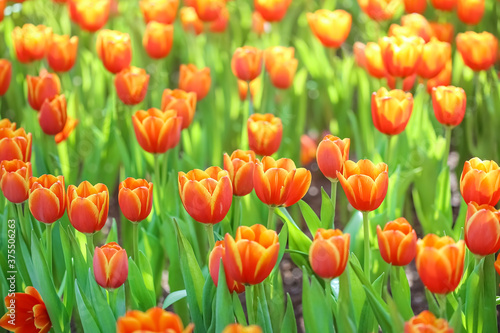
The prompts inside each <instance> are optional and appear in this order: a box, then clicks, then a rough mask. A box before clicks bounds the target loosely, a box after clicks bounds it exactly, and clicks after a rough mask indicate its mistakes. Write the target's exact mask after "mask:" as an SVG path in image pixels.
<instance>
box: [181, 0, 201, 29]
mask: <svg viewBox="0 0 500 333" xmlns="http://www.w3.org/2000/svg"><path fill="white" fill-rule="evenodd" d="M180 16H181V23H182V29H184V31H187V32H192V33H194V34H195V35H199V34H201V33H202V32H203V22H202V21H201V20H200V18H199V17H198V14H196V10H194V8H193V7H182V8H181V12H180Z"/></svg>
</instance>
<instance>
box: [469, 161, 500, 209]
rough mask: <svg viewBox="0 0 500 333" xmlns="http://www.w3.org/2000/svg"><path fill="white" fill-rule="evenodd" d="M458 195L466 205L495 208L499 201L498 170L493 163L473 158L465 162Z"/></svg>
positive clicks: (499, 179)
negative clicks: (459, 194) (473, 203)
mask: <svg viewBox="0 0 500 333" xmlns="http://www.w3.org/2000/svg"><path fill="white" fill-rule="evenodd" d="M460 193H462V197H463V198H464V200H465V202H466V203H470V202H472V201H474V202H475V203H477V204H479V205H490V206H495V205H496V204H497V203H498V201H499V200H500V169H499V168H498V164H496V163H495V162H494V161H481V160H480V159H479V158H477V157H474V158H472V159H470V160H468V161H465V164H464V169H463V171H462V175H461V176H460Z"/></svg>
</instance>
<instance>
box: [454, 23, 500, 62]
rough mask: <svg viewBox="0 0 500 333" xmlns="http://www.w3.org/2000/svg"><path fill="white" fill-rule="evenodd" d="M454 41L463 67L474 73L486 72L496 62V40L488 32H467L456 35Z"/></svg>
mask: <svg viewBox="0 0 500 333" xmlns="http://www.w3.org/2000/svg"><path fill="white" fill-rule="evenodd" d="M456 41H457V50H458V52H460V54H461V55H462V59H463V60H464V63H465V65H466V66H468V67H470V68H471V69H472V70H474V71H482V70H487V69H489V68H490V67H491V66H493V64H494V63H495V62H496V61H497V52H498V39H497V38H496V37H495V36H494V35H493V34H490V33H489V32H486V31H485V32H481V33H477V32H474V31H467V32H465V33H460V34H458V35H457V38H456Z"/></svg>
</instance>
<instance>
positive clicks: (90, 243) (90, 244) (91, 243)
mask: <svg viewBox="0 0 500 333" xmlns="http://www.w3.org/2000/svg"><path fill="white" fill-rule="evenodd" d="M85 236H86V237H87V249H88V250H89V252H90V254H91V255H93V254H94V234H85ZM91 260H92V259H91V258H88V262H89V263H90V261H91Z"/></svg>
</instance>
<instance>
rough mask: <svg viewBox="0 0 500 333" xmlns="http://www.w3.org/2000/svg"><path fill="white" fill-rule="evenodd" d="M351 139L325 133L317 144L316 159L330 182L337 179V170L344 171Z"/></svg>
mask: <svg viewBox="0 0 500 333" xmlns="http://www.w3.org/2000/svg"><path fill="white" fill-rule="evenodd" d="M350 146H351V140H350V139H349V138H347V139H343V140H341V139H340V138H338V137H336V136H333V135H330V134H329V135H327V136H325V137H324V138H323V140H322V141H321V142H320V143H319V145H318V150H317V151H316V161H317V162H318V167H319V169H320V170H321V172H322V173H323V175H324V176H325V177H326V178H328V180H330V181H331V182H336V181H338V179H337V171H338V172H340V173H342V172H343V171H344V163H345V162H346V161H347V160H348V159H349V148H350Z"/></svg>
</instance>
